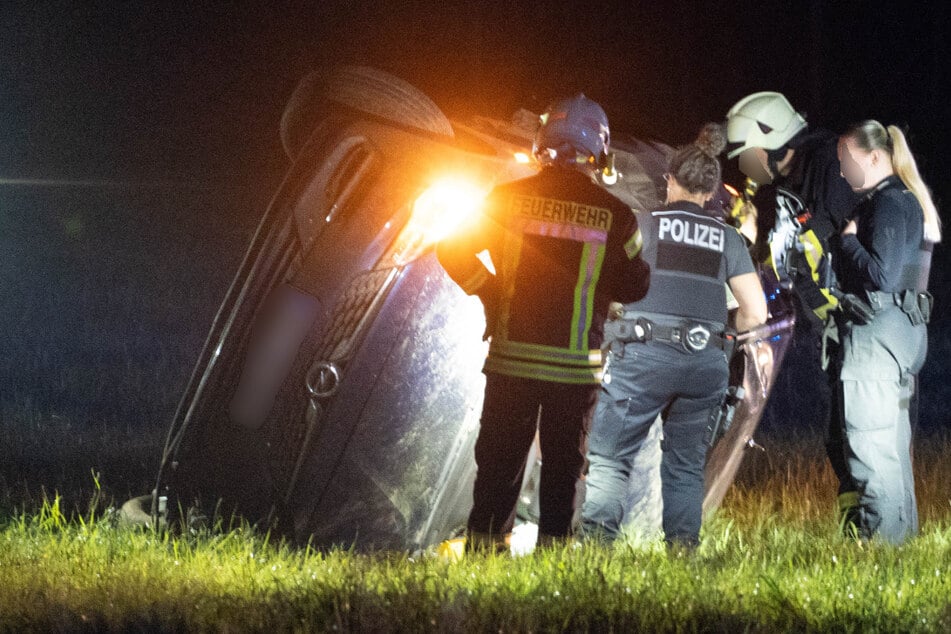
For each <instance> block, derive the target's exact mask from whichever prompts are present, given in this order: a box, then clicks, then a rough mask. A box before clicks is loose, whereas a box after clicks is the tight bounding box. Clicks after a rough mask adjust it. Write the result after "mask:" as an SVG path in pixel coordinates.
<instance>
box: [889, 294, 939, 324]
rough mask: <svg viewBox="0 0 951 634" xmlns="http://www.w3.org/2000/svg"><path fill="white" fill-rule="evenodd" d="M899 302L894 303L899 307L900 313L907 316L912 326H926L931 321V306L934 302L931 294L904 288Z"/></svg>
mask: <svg viewBox="0 0 951 634" xmlns="http://www.w3.org/2000/svg"><path fill="white" fill-rule="evenodd" d="M899 300H900V301H896V302H895V303H896V304H898V305H899V307H900V308H901V312H903V313H905V314H906V315H907V316H908V319H909V320H910V321H911V325H912V326H920V325H921V324H927V323H928V321H929V320H930V319H931V306H932V302H933V301H934V298H933V297H932V296H931V293H929V292H927V291H920V292H919V291H916V290H915V289H912V288H906V289H905V290H903V291H901V295H900V298H899Z"/></svg>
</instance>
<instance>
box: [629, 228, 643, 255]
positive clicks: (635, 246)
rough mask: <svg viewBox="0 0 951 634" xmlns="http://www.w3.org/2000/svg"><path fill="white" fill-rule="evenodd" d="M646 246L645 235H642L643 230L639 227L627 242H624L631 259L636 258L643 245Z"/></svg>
mask: <svg viewBox="0 0 951 634" xmlns="http://www.w3.org/2000/svg"><path fill="white" fill-rule="evenodd" d="M643 246H644V237H643V236H641V230H640V229H638V230H637V231H635V232H634V234H633V235H632V236H631V237H630V238H628V239H627V242H625V243H624V252H625V253H627V257H628V258H629V259H631V260H633V259H634V258H636V257H637V256H638V255H639V254H640V252H641V247H643Z"/></svg>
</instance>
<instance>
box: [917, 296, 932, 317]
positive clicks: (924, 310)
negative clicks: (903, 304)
mask: <svg viewBox="0 0 951 634" xmlns="http://www.w3.org/2000/svg"><path fill="white" fill-rule="evenodd" d="M916 300H917V303H918V310H919V311H920V312H921V318H922V319H923V320H924V322H925V323H926V324H927V323H929V322H930V321H931V310H932V309H933V308H934V296H933V295H932V294H931V293H929V292H928V291H918V293H917V295H916Z"/></svg>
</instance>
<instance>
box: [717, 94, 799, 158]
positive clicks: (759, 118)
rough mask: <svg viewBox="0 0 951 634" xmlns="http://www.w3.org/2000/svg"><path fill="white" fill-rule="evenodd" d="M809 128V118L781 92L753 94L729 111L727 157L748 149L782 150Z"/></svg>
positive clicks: (727, 118)
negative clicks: (796, 108) (794, 106)
mask: <svg viewBox="0 0 951 634" xmlns="http://www.w3.org/2000/svg"><path fill="white" fill-rule="evenodd" d="M805 127H806V120H805V119H804V118H803V117H802V115H800V114H799V113H797V112H796V111H795V110H794V109H793V107H792V105H791V104H790V103H789V101H787V99H786V97H784V96H783V95H781V94H780V93H778V92H757V93H753V94H752V95H748V96H746V97H744V98H743V99H740V100H739V101H738V102H736V104H734V106H733V107H732V108H730V111H729V112H728V113H727V114H726V137H727V158H733V157H734V156H737V155H738V154H740V153H741V152H742V151H743V150H746V149H748V148H756V147H758V148H763V149H764V150H778V149H779V148H781V147H783V146H784V145H786V143H788V142H789V140H790V139H791V138H793V137H794V136H796V133H797V132H799V131H800V130H802V129H803V128H805Z"/></svg>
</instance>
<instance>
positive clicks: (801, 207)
mask: <svg viewBox="0 0 951 634" xmlns="http://www.w3.org/2000/svg"><path fill="white" fill-rule="evenodd" d="M837 146H838V136H837V135H836V134H834V133H833V132H830V131H828V130H824V129H821V128H813V127H810V126H808V125H807V124H806V120H805V118H804V117H803V116H802V115H800V114H799V113H797V112H796V111H795V110H794V109H793V107H792V105H791V104H790V103H789V101H788V100H787V99H786V98H785V97H784V96H783V95H782V94H780V93H778V92H758V93H754V94H752V95H748V96H747V97H744V98H743V99H741V100H740V101H738V102H737V103H736V104H735V105H734V106H733V107H732V108H730V111H729V112H728V113H727V158H731V159H732V158H736V157H738V161H739V167H740V170H741V171H742V172H743V173H744V174H746V175H747V176H748V177H749V178H750V179H751V180H752V181H754V182H756V183H757V184H758V185H759V188H758V189H757V191H756V195H755V196H754V199H753V202H754V206H755V208H756V213H757V217H756V228H757V231H756V235H755V237H754V246H753V248H752V252H753V254H754V259H756V260H757V261H760V262H762V261H764V260H767V259H771V260H772V261H773V262H776V261H779V262H781V263H782V264H781V265H780V266H778V267H775V268H776V269H779V270H775V274H776V277H778V278H780V279H781V281H782V282H787V283H788V284H789V285H791V286H792V287H793V290H794V291H795V293H794V297H796V298H798V309H799V310H797V314H798V317H799V319H797V322H796V329H797V333H798V336H799V337H800V338H801V340H803V341H806V342H810V343H811V344H812V345H811V346H809V347H807V350H806V351H807V353H809V352H811V354H808V355H807V357H806V358H805V359H803V363H804V364H805V365H808V366H812V368H813V370H814V371H815V373H816V374H817V375H822V373H823V372H824V373H825V380H824V381H822V382H820V384H819V386H818V387H820V388H826V389H827V390H828V391H827V392H826V398H827V400H828V401H830V402H831V401H832V400H833V398H834V397H833V396H832V395H834V393H835V390H836V385H837V382H838V368H837V364H836V358H837V353H836V347H837V345H838V342H837V339H836V334H837V329H836V327H835V323H834V319H833V314H832V313H833V312H834V311H835V310H837V308H838V303H839V302H838V299H837V297H836V291H835V289H834V286H835V282H834V275H833V274H832V270H833V269H834V266H832V265H831V264H830V262H829V260H830V259H832V258H834V254H832V253H831V251H830V241H832V240H833V237H834V236H837V235H838V234H839V233H841V232H842V230H843V229H844V228H845V226H846V224H847V223H848V219H849V217H850V214H851V212H852V210H853V209H854V208H855V206H856V205H857V204H858V202H859V198H860V197H859V195H858V194H856V193H855V192H854V191H853V190H852V188H851V187H849V185H848V183H846V182H845V181H844V180H843V179H842V178H841V176H840V174H839V171H840V170H839V161H838V155H837ZM783 218H785V219H786V221H787V222H786V225H787V228H788V229H789V230H790V231H791V232H794V233H795V235H787V236H786V238H785V239H784V238H783V237H780V238H779V239H777V240H774V245H773V246H775V247H776V248H775V249H774V250H775V251H776V252H774V253H770V246H771V245H770V243H769V240H770V232H776V231H777V229H778V225H779V221H780V220H781V219H783ZM800 223H801V224H800ZM790 247H792V248H790ZM807 254H809V256H810V257H809V258H808V259H807V258H805V257H804V256H805V255H807ZM810 348H811V349H810ZM825 422H826V424H827V429H828V431H827V434H826V454H827V456H828V458H829V462H830V464H831V466H832V469H833V471H834V472H835V474H836V477H837V478H838V481H839V487H838V494H839V498H838V507H839V513H840V516H839V519H840V522H842V524H843V526H845V525H847V524H848V523H850V522H851V521H853V520H854V515H855V512H856V510H857V507H856V486H855V483H854V482H852V479H851V476H850V475H849V469H848V467H847V465H846V463H845V460H844V459H843V457H842V456H843V455H844V446H843V445H844V442H845V441H844V437H843V436H842V431H841V430H842V424H841V421H840V420H839V418H838V411H837V410H836V408H835V407H830V409H829V415H828V420H827V421H825Z"/></svg>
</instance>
